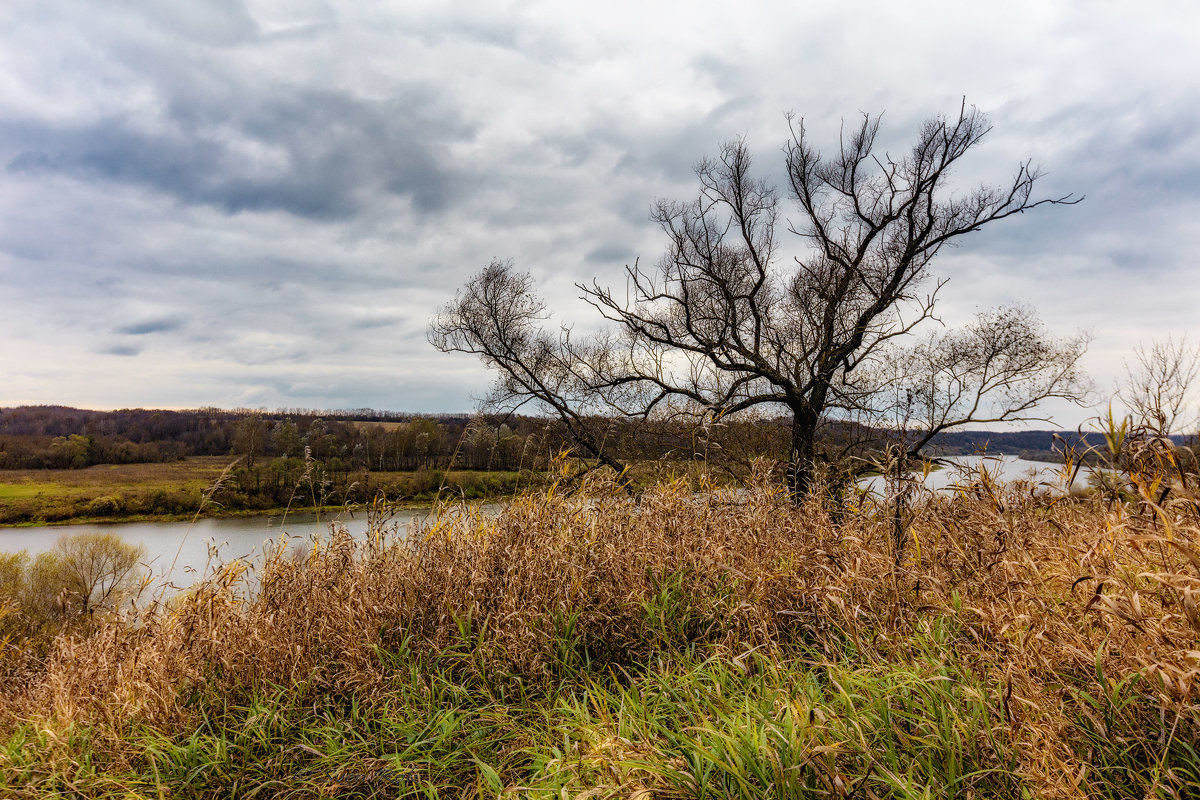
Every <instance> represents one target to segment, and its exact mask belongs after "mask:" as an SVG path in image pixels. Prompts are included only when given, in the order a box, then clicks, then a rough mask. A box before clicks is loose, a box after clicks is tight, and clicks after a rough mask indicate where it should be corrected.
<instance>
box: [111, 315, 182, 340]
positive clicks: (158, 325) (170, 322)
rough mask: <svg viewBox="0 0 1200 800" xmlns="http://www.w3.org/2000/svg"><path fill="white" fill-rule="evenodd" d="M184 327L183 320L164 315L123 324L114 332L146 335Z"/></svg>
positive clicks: (127, 334)
mask: <svg viewBox="0 0 1200 800" xmlns="http://www.w3.org/2000/svg"><path fill="white" fill-rule="evenodd" d="M181 327H183V320H181V319H177V318H172V317H164V318H161V319H149V320H145V321H143V322H133V323H130V324H128V325H121V326H119V327H117V328H114V329H113V333H120V334H125V335H126V336H145V335H147V334H151V333H166V332H167V331H177V330H179V329H180V328H181Z"/></svg>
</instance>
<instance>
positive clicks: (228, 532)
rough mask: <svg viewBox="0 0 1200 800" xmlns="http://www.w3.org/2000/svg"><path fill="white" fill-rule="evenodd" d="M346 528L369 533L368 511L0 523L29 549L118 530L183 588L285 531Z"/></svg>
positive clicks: (254, 554)
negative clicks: (80, 522)
mask: <svg viewBox="0 0 1200 800" xmlns="http://www.w3.org/2000/svg"><path fill="white" fill-rule="evenodd" d="M430 510H431V509H429V508H412V509H404V510H400V511H397V512H395V513H394V514H393V515H392V516H391V517H390V518H389V520H388V522H387V527H388V528H392V527H393V526H394V528H395V530H396V531H397V532H399V533H401V534H403V533H405V532H407V531H408V530H409V529H410V528H411V526H413V525H414V524H419V523H420V521H421V520H423V519H425V518H426V517H428V516H429V513H430ZM331 525H336V526H338V527H341V528H345V529H346V530H347V531H349V533H350V535H351V536H355V537H358V538H362V537H363V536H365V535H366V530H367V517H366V514H363V513H356V514H352V515H351V514H342V515H332V516H331V515H329V514H322V515H321V517H320V519H318V518H317V516H316V515H315V514H289V515H288V517H287V519H286V521H285V520H283V519H282V518H281V517H279V516H249V517H226V518H220V519H217V518H212V519H198V520H196V521H195V522H111V523H90V524H85V525H41V526H37V527H29V528H0V552H8V553H12V552H17V551H19V550H25V551H27V552H28V553H29V554H30V555H36V554H38V553H41V552H44V551H46V550H49V549H50V548H51V547H53V546H54V543H55V542H56V541H58V539H59V537H61V536H64V535H65V536H70V535H74V534H77V533H88V532H99V533H115V534H116V535H118V536H120V537H121V539H123V540H124V541H125V542H127V543H129V544H132V545H139V546H141V547H143V548H144V549H145V557H144V559H143V563H144V564H145V566H146V567H147V569H149V571H150V573H151V575H153V576H154V579H155V581H154V582H155V584H158V585H167V584H170V585H172V586H173V587H175V588H182V587H185V586H188V585H190V584H192V583H194V582H195V581H196V580H197V579H198V578H199V577H200V576H201V575H202V574H203V573H204V572H205V570H206V569H208V568H209V567H210V566H211V565H212V564H214V563H218V562H219V563H228V562H229V561H232V560H233V559H246V560H249V561H250V562H251V563H258V562H260V561H261V559H262V555H263V552H264V549H265V548H267V547H270V546H271V545H272V544H273V543H274V542H277V541H279V540H280V538H281V537H283V536H287V537H288V538H289V541H290V542H291V543H292V546H293V547H302V546H304V545H305V543H307V542H309V541H311V539H312V537H314V536H318V535H320V536H326V535H328V534H329V531H330V526H331Z"/></svg>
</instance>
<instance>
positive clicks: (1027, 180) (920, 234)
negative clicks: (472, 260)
mask: <svg viewBox="0 0 1200 800" xmlns="http://www.w3.org/2000/svg"><path fill="white" fill-rule="evenodd" d="M789 123H790V130H791V137H790V139H789V140H788V141H787V142H786V144H785V146H784V153H785V157H786V165H787V174H788V191H787V194H788V195H789V196H790V198H791V200H792V201H794V203H795V209H796V211H797V212H798V213H797V218H796V219H795V220H790V221H785V220H784V219H783V209H782V200H781V195H780V193H779V192H778V191H777V190H776V189H775V188H774V187H772V186H770V185H769V184H768V183H767V182H766V181H764V180H762V179H760V178H756V177H754V176H753V174H752V171H751V156H750V152H749V149H748V147H747V145H746V143H745V141H744V140H742V139H735V140H733V141H731V142H728V143H726V144H725V145H723V146H722V148H721V150H720V154H719V156H718V157H717V158H715V159H705V160H703V161H701V162H700V163H699V165H698V166H697V168H696V175H697V177H698V178H699V181H700V189H699V192H698V194H697V197H696V198H695V199H694V200H692V201H690V202H675V201H659V202H658V203H657V205H656V206H655V209H654V212H653V215H652V216H653V219H654V220H655V221H657V222H658V224H659V225H660V226H661V228H662V229H663V231H664V233H665V234H666V235H667V239H668V247H667V251H666V253H665V254H664V255H663V257H662V258H661V259H660V260H659V262H658V264H657V268H656V269H654V270H649V271H648V270H644V269H642V268H641V267H640V266H639V265H638V264H636V263H635V264H634V265H633V266H631V267H627V268H626V274H627V287H626V290H625V291H624V292H620V293H616V292H614V291H613V290H612V289H610V288H607V287H604V286H602V285H601V284H600V283H599V282H598V281H594V282H592V283H591V284H589V285H581V286H580V287H579V288H580V289H581V291H582V292H583V297H584V299H585V300H587V301H588V302H589V303H591V304H592V305H593V306H594V307H595V308H596V309H597V310H598V311H599V312H600V313H601V314H602V315H603V316H604V317H605V318H606V319H608V320H609V321H611V322H613V323H616V329H615V332H613V331H610V332H608V333H606V334H604V335H603V336H602V337H600V338H598V339H595V340H591V341H589V342H587V343H575V342H572V341H571V339H570V336H569V333H566V332H564V334H562V335H561V336H559V337H558V338H557V339H554V338H552V337H550V336H549V335H548V334H546V333H544V332H540V330H538V328H537V322H536V321H537V320H540V319H542V318H543V317H544V307H543V306H542V305H541V304H540V302H531V301H530V300H529V299H528V298H529V297H530V296H531V294H530V287H529V279H528V276H520V275H514V274H513V273H512V272H511V269H510V268H508V267H506V266H504V265H497V264H495V263H493V265H492V266H491V267H489V268H488V270H485V271H484V272H483V273H481V274H480V275H478V276H476V277H475V278H473V279H472V280H471V281H470V282H469V283H468V284H467V287H466V289H465V290H464V291H463V292H462V293H460V295H459V297H458V299H457V300H456V302H455V303H454V304H452V306H450V307H448V308H447V309H445V310H444V311H443V314H442V315H441V316H440V317H439V318H438V320H436V321H435V322H434V325H433V328H432V336H431V338H432V339H433V341H434V344H435V345H437V346H438V347H440V348H441V349H443V350H449V349H455V350H465V351H467V352H474V353H478V354H480V355H481V356H483V358H484V360H485V363H487V364H488V365H489V366H491V367H494V368H498V369H499V371H500V380H499V382H498V390H499V392H500V395H502V396H505V397H524V398H533V399H536V400H538V401H540V402H542V403H544V404H545V405H547V406H549V407H551V408H553V409H554V411H555V412H557V413H558V414H559V415H560V416H563V417H564V421H565V420H566V419H568V418H569V417H570V414H571V413H572V412H570V411H568V410H566V409H568V408H577V406H574V401H575V400H576V399H577V398H578V399H581V400H583V402H584V403H590V404H592V405H591V407H592V408H604V409H608V410H613V411H617V412H620V413H625V414H635V415H640V416H647V415H649V414H651V413H654V412H655V410H656V409H659V408H662V407H666V406H670V407H672V408H680V407H683V408H689V409H692V410H699V411H703V412H705V413H707V414H710V415H712V416H714V417H724V416H726V415H730V414H736V413H738V412H742V411H746V410H748V409H752V408H759V407H765V408H774V409H778V410H781V411H784V412H786V413H787V414H788V415H789V416H790V417H791V420H792V423H791V435H790V446H789V455H788V487H789V490H790V491H791V493H792V495H793V496H794V497H796V498H799V497H801V496H803V495H804V494H806V493H807V491H808V489H809V487H810V484H811V481H812V478H813V474H814V469H815V468H816V463H817V456H818V453H817V446H816V444H817V436H816V433H817V429H818V426H819V425H820V424H821V423H822V422H823V421H824V420H829V419H836V418H838V417H852V416H854V415H858V414H864V413H878V412H879V410H880V404H881V403H883V402H885V401H884V399H883V398H884V397H885V396H888V392H889V391H891V392H892V395H893V396H894V390H895V387H896V385H897V383H896V379H895V377H894V376H893V377H890V378H888V379H887V380H881V379H880V378H881V375H886V373H887V370H881V369H880V368H879V365H880V364H881V363H887V362H894V361H895V360H896V359H897V348H898V346H899V344H898V343H899V342H900V341H901V340H902V339H903V338H904V337H908V336H909V335H910V334H912V333H913V332H914V331H915V329H916V328H917V326H919V325H920V324H921V323H922V322H925V321H927V320H930V319H931V317H932V315H933V308H934V304H935V301H936V297H937V293H938V290H939V289H940V288H941V286H942V285H943V283H944V281H941V280H935V279H933V276H932V275H931V272H930V264H931V262H932V261H933V259H934V257H935V256H936V255H937V254H938V253H939V252H940V251H941V249H942V248H943V247H944V246H946V245H949V244H952V243H954V242H955V241H956V240H958V239H959V237H961V236H963V235H964V234H967V233H970V232H972V231H976V230H979V229H980V228H981V227H983V226H984V225H987V224H989V223H992V222H996V221H998V220H1001V219H1005V218H1007V217H1010V216H1012V215H1014V214H1018V213H1021V212H1024V211H1028V210H1031V209H1033V208H1037V207H1038V206H1042V205H1056V204H1071V203H1075V202H1078V200H1077V199H1074V198H1072V196H1071V195H1067V196H1063V197H1058V198H1054V199H1050V198H1047V199H1037V200H1035V199H1033V187H1034V184H1035V182H1036V181H1037V180H1038V178H1039V177H1040V172H1039V171H1038V170H1037V169H1036V168H1034V167H1032V166H1031V164H1030V163H1029V162H1025V163H1022V164H1020V165H1018V167H1017V170H1016V173H1015V175H1014V176H1013V177H1012V179H1011V181H1009V182H1008V183H1005V184H1003V185H1000V186H982V187H980V188H977V189H975V190H974V191H971V192H968V193H965V194H954V193H953V191H952V189H951V187H950V185H949V179H950V175H951V172H952V168H953V167H954V165H955V164H956V163H957V161H958V160H959V159H960V158H962V157H963V156H964V155H965V154H966V153H967V152H968V151H969V150H970V149H971V148H973V147H974V146H975V145H977V144H979V143H980V142H981V141H982V140H983V138H984V136H985V135H986V134H987V132H988V130H989V126H988V123H987V120H986V117H984V115H982V114H981V113H979V112H978V111H976V110H975V109H974V108H969V107H967V106H966V104H965V103H964V104H963V106H962V108H961V109H960V111H959V113H958V115H957V117H956V118H950V119H946V118H938V119H933V120H929V121H928V122H926V123H925V124H924V125H923V127H922V128H921V130H920V132H919V134H918V137H917V141H916V143H915V144H914V145H913V147H912V149H911V150H910V151H909V152H908V153H906V154H904V155H903V156H901V157H898V158H892V157H891V156H890V155H888V154H886V153H884V154H879V153H876V149H875V140H876V136H877V134H878V131H879V119H878V117H872V116H870V115H863V117H862V120H861V123H860V124H859V125H858V126H857V127H856V128H854V129H853V130H851V131H850V132H849V135H844V136H843V137H842V139H841V141H840V144H839V147H838V150H837V151H836V153H835V154H834V155H833V156H832V157H829V158H825V157H823V156H822V155H821V154H820V153H819V152H818V151H817V149H816V148H815V147H814V146H813V145H812V143H811V142H810V141H809V138H808V136H807V132H806V129H805V126H804V123H803V121H802V120H799V119H796V118H794V117H789ZM781 229H783V230H786V231H788V232H790V233H791V234H793V235H794V236H795V237H797V238H798V239H799V241H800V242H801V243H802V244H803V245H804V247H803V252H801V253H800V254H799V255H796V256H794V257H792V258H785V256H784V253H783V250H784V242H783V240H782V239H781ZM513 282H516V283H517V284H519V286H518V287H517V288H519V291H516V290H513V289H511V288H510V289H509V291H508V294H507V295H504V297H508V298H510V299H507V300H503V299H502V300H499V301H497V299H490V300H489V299H487V298H488V297H489V295H494V293H495V287H497V286H500V287H511V286H512V285H513ZM517 297H519V298H520V300H519V301H517V302H513V301H512V300H511V298H517ZM477 298H479V299H477ZM1029 320H1030V315H1029V314H1028V313H1023V314H1022V315H1020V317H1019V319H1013V320H1010V322H1011V324H1007V325H1006V324H1003V320H1001V318H999V317H998V318H996V319H995V320H993V323H994V324H992V326H991V327H992V328H993V329H995V330H994V332H997V331H1000V329H1003V332H1005V333H1006V334H1007V335H1008V336H1009V339H1006V340H1004V341H1003V342H1000V341H992V342H990V343H989V341H988V340H987V338H986V337H982V338H981V336H980V335H975V336H974V338H972V334H971V333H970V332H968V333H966V334H962V335H961V336H959V337H958V338H954V337H950V338H948V339H946V340H945V343H946V345H947V346H952V347H953V348H957V349H958V350H960V351H961V350H962V349H963V348H966V347H969V346H972V345H976V346H979V347H983V348H987V347H989V346H994V347H996V348H998V349H997V350H996V352H993V353H991V354H988V353H986V352H980V353H978V354H977V357H976V358H975V359H974V360H973V361H971V360H964V359H962V358H958V359H957V360H955V361H954V363H953V364H952V365H947V364H946V363H942V364H941V366H940V367H937V368H936V369H934V372H935V373H936V374H937V376H938V377H936V378H933V379H932V380H934V381H935V382H937V381H941V383H942V384H943V389H945V390H946V391H943V390H937V391H931V392H930V393H929V394H928V397H927V398H926V402H925V405H927V406H929V409H928V413H926V414H925V417H926V421H927V422H930V423H932V424H931V429H932V428H937V430H944V429H946V428H948V427H951V426H952V425H960V424H965V423H966V422H970V421H974V420H977V419H980V418H981V417H982V416H986V418H994V419H999V420H1014V419H1022V418H1027V415H1028V413H1029V412H1030V411H1031V410H1032V409H1033V408H1034V407H1035V406H1036V405H1037V404H1038V403H1039V402H1041V401H1042V400H1045V399H1048V398H1050V397H1068V398H1073V397H1076V396H1078V391H1079V386H1078V385H1077V381H1078V378H1079V374H1078V370H1077V369H1076V368H1075V367H1076V364H1077V362H1078V359H1079V356H1080V355H1081V353H1082V352H1083V346H1084V341H1083V340H1082V339H1076V340H1068V341H1061V342H1060V341H1055V340H1052V339H1050V338H1048V337H1046V336H1044V335H1042V333H1041V331H1042V329H1041V328H1040V327H1038V326H1036V325H1025V326H1024V327H1022V324H1020V323H1024V322H1028V321H1029ZM514 323H516V324H514ZM986 327H987V325H984V326H983V328H986ZM983 328H979V329H978V330H979V331H980V332H981V331H983ZM918 349H919V348H918ZM960 355H961V352H960ZM908 360H909V361H911V362H912V363H913V364H917V363H919V362H920V359H919V358H917V357H916V356H913V357H912V358H910V359H908ZM968 364H974V365H976V366H977V368H969V367H968V366H967V365H968ZM934 365H935V362H929V363H928V364H927V365H926V366H928V367H930V368H931V369H932V368H933V367H934ZM972 369H974V371H973V372H972V371H971V370H972ZM955 370H959V371H960V372H961V375H960V379H959V380H958V383H959V384H961V386H960V387H959V388H958V389H954V388H952V387H951V385H952V384H954V383H955V379H954V377H953V376H954V374H955ZM968 373H969V374H970V377H968ZM908 377H912V376H908ZM968 383H969V384H970V385H969V386H968V385H967V384H968ZM947 392H948V393H947ZM971 392H974V393H975V395H976V400H977V402H971V403H968V402H965V398H966V397H967V395H969V394H970V393H971ZM985 396H986V397H988V398H989V399H990V402H989V403H988V404H987V411H986V412H985V413H983V414H981V412H982V410H983V409H984V404H983V402H982V398H983V397H985ZM947 400H953V402H951V404H950V406H949V407H944V406H939V408H940V409H941V410H940V411H935V410H934V409H933V404H935V403H943V401H947ZM933 433H936V431H934V432H933ZM933 433H929V435H930V436H932V435H933ZM925 441H928V439H925Z"/></svg>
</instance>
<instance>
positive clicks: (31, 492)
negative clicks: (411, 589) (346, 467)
mask: <svg viewBox="0 0 1200 800" xmlns="http://www.w3.org/2000/svg"><path fill="white" fill-rule="evenodd" d="M233 462H234V459H233V458H232V457H230V456H195V457H192V458H188V459H186V460H184V461H177V462H173V463H166V464H121V465H112V464H102V465H97V466H93V467H88V468H86V469H78V470H0V525H29V524H43V523H49V522H75V521H79V522H82V521H88V520H95V519H103V520H106V521H114V520H132V519H148V518H149V519H155V518H162V519H169V518H180V517H190V516H192V515H194V514H196V513H197V511H199V512H201V513H202V514H204V515H206V516H219V515H236V514H239V513H260V512H270V511H274V510H279V509H282V508H283V507H285V505H287V504H288V500H289V499H291V505H290V507H291V508H292V509H293V510H298V509H300V508H310V507H313V506H315V505H317V503H318V501H323V503H322V504H323V505H327V506H339V507H340V506H342V505H344V504H345V503H348V502H349V503H366V502H370V501H371V500H372V499H374V498H375V497H376V496H378V495H382V496H384V497H386V498H387V499H389V500H392V501H402V502H419V503H428V502H430V501H432V500H433V498H434V497H435V496H438V495H439V494H440V495H442V496H458V497H463V498H466V499H482V498H487V497H496V496H501V495H511V494H512V493H513V492H514V490H515V489H516V488H518V487H519V486H521V485H524V484H523V483H522V481H524V482H525V483H528V482H530V481H531V480H535V478H532V477H531V476H529V475H524V476H522V475H520V474H518V473H516V472H500V471H494V472H481V471H475V470H451V471H449V472H444V471H433V470H427V471H421V472H371V473H352V474H342V475H340V476H338V477H339V481H338V482H337V483H335V484H334V486H333V488H328V487H327V488H325V489H323V490H321V489H319V488H318V490H317V491H314V489H313V486H311V485H309V484H307V483H304V482H301V481H298V480H293V482H292V483H289V484H288V486H287V488H288V490H289V492H290V494H291V497H290V498H289V496H287V495H286V494H285V496H284V497H283V498H282V500H279V499H271V498H267V497H264V496H262V495H261V494H260V495H255V494H254V493H253V492H252V490H251V489H250V488H249V487H248V486H240V485H239V484H238V482H237V480H236V476H235V477H234V478H230V477H228V476H227V478H226V480H225V481H224V482H223V483H222V484H221V490H220V491H214V489H216V488H217V484H218V482H219V481H221V476H222V474H223V473H224V472H225V471H226V468H227V467H229V466H230V464H231V463H233ZM259 477H261V475H260V476H259ZM250 480H251V479H250V478H247V479H245V482H246V483H247V484H249V483H250ZM351 487H352V490H353V491H352V492H350V491H348V489H350V488H351Z"/></svg>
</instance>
